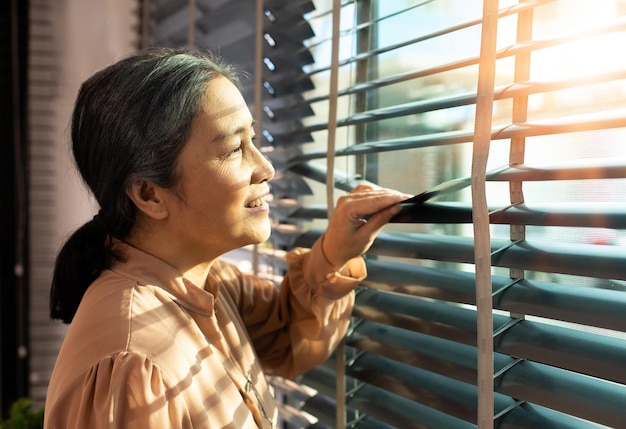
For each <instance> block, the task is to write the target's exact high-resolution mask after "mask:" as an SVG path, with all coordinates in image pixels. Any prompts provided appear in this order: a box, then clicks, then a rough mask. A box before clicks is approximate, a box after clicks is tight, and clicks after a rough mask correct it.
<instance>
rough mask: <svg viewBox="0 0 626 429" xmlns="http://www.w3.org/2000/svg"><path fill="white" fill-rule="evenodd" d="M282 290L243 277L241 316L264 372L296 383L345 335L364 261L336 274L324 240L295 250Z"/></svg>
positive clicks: (356, 261)
mask: <svg viewBox="0 0 626 429" xmlns="http://www.w3.org/2000/svg"><path fill="white" fill-rule="evenodd" d="M285 260H286V262H287V264H288V267H289V268H288V271H287V274H286V275H285V276H284V278H283V281H282V283H281V286H280V288H276V287H275V286H274V285H273V284H271V283H269V282H261V281H260V280H259V279H258V278H256V277H255V276H244V278H243V283H242V290H241V296H240V312H241V315H242V318H243V320H244V323H245V325H246V329H247V330H248V333H249V335H250V337H251V339H252V342H253V343H254V346H255V349H256V351H257V354H258V356H259V359H260V361H261V362H262V364H263V368H264V370H265V372H266V373H268V374H271V375H279V376H283V377H288V378H294V377H295V376H297V375H299V374H301V373H302V372H304V371H306V370H308V369H310V368H312V367H314V366H316V365H318V364H320V363H322V362H324V361H325V360H326V359H327V358H328V357H329V356H330V354H331V353H332V351H333V350H334V349H335V348H336V347H337V345H338V344H339V342H340V341H341V340H342V338H343V336H344V335H345V333H346V330H347V328H348V325H349V319H350V313H351V311H352V307H353V305H354V289H355V287H356V286H357V285H358V283H359V282H360V281H361V280H363V279H364V278H365V275H366V270H365V262H364V261H363V259H362V258H361V257H358V258H354V259H352V260H350V261H349V262H348V263H347V264H346V266H345V267H344V268H343V269H342V270H341V272H336V271H334V269H333V268H332V267H331V265H330V263H329V262H328V260H327V259H326V257H325V255H324V253H323V251H322V247H321V240H317V241H316V243H315V244H314V245H313V247H312V248H311V249H310V250H309V249H303V248H296V249H293V250H292V251H290V252H289V253H288V254H287V255H286V257H285Z"/></svg>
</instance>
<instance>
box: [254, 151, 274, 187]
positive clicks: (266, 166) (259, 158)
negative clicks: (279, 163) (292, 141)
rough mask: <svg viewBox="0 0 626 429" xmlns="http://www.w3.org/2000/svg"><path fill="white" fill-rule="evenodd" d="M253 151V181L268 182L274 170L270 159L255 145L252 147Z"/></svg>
mask: <svg viewBox="0 0 626 429" xmlns="http://www.w3.org/2000/svg"><path fill="white" fill-rule="evenodd" d="M254 152H255V162H256V167H255V182H258V183H261V182H269V181H270V180H272V178H273V177H274V173H275V172H276V170H275V169H274V166H273V165H272V163H271V162H270V160H269V159H268V158H267V157H266V156H265V155H263V153H262V152H261V151H260V150H259V148H257V147H256V146H255V147H254Z"/></svg>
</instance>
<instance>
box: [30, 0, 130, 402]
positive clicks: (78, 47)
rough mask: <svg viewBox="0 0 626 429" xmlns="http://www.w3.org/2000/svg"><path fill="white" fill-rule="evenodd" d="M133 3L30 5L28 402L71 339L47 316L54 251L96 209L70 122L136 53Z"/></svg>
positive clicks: (86, 0)
mask: <svg viewBox="0 0 626 429" xmlns="http://www.w3.org/2000/svg"><path fill="white" fill-rule="evenodd" d="M137 10H138V6H137V2H136V1H128V0H30V60H29V84H30V90H29V94H30V95H29V97H30V98H29V103H30V109H29V122H30V130H29V131H30V136H31V138H30V146H31V147H30V151H31V165H30V170H31V173H30V178H31V191H30V199H29V204H30V220H29V223H30V228H31V240H30V243H29V245H30V256H29V257H30V260H31V265H30V266H31V268H30V350H29V352H30V356H29V357H30V396H31V397H33V398H34V400H35V402H36V403H41V402H43V400H44V398H45V392H46V388H47V384H48V380H49V377H50V373H51V371H52V367H53V365H54V361H55V359H56V354H57V352H58V349H59V347H60V345H61V342H62V339H63V335H64V333H65V325H63V324H61V323H60V322H56V321H51V320H50V319H49V318H48V296H49V288H50V279H51V274H52V269H53V265H54V259H55V256H56V252H57V251H58V249H59V248H60V246H61V245H62V244H63V242H64V241H65V239H66V238H67V237H68V235H69V234H71V232H72V231H73V230H75V229H76V228H78V227H79V226H80V225H82V224H83V223H84V222H85V221H87V220H88V219H90V218H91V217H92V216H93V214H94V213H95V212H96V211H97V207H96V204H95V203H94V201H93V200H92V199H91V198H90V196H89V194H88V192H87V191H86V189H85V187H84V186H83V184H82V182H81V180H80V178H79V176H78V174H77V173H76V171H75V169H74V166H73V161H72V158H71V153H70V150H69V122H70V116H71V111H72V108H73V102H74V98H75V96H76V94H77V91H78V88H79V86H80V84H81V83H82V82H83V81H84V80H85V79H86V78H88V77H89V76H90V75H91V74H93V73H94V72H95V71H97V70H98V69H100V68H102V67H104V66H106V65H107V64H109V63H111V62H113V61H115V60H116V59H119V58H121V57H123V56H125V55H127V54H129V53H131V52H132V51H133V50H135V46H136V42H137V40H138V36H137V34H136V31H137V28H138V13H137Z"/></svg>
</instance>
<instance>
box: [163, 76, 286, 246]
mask: <svg viewBox="0 0 626 429" xmlns="http://www.w3.org/2000/svg"><path fill="white" fill-rule="evenodd" d="M253 125H254V121H253V119H252V116H251V114H250V111H249V109H248V107H247V105H246V103H245V101H244V99H243V97H242V95H241V93H240V91H239V90H238V89H237V87H236V86H235V85H234V84H233V83H231V82H230V81H229V80H228V79H226V78H223V77H220V78H217V79H214V80H212V81H211V82H209V84H208V85H207V91H206V95H205V98H204V106H203V109H202V110H201V112H200V114H199V115H198V117H197V118H196V120H195V121H194V124H193V128H192V132H191V137H190V138H189V141H188V142H187V144H186V145H185V147H184V149H183V151H182V152H181V154H180V156H179V159H178V165H177V169H178V171H179V175H180V181H179V183H178V185H177V186H176V187H175V189H174V190H173V192H172V194H173V195H172V201H171V203H170V207H171V210H170V223H171V225H173V226H174V228H175V230H176V234H175V236H176V237H177V239H178V240H181V243H180V244H182V245H183V247H184V248H185V251H187V252H190V253H193V254H194V255H198V256H197V257H200V255H203V256H202V257H203V258H208V257H216V256H219V255H220V254H223V253H225V252H227V251H230V250H233V249H236V248H239V247H242V246H245V245H248V244H254V243H260V242H262V241H264V240H266V239H267V238H268V236H269V233H270V230H271V228H270V221H269V207H268V204H267V203H266V202H265V197H266V196H267V195H268V194H269V185H268V181H269V180H270V179H271V178H272V177H273V175H274V169H273V167H272V165H271V164H270V163H269V161H268V160H267V159H266V158H265V157H264V156H263V155H262V154H261V153H260V152H259V150H258V149H257V148H256V146H255V144H254V142H253V138H254V130H253Z"/></svg>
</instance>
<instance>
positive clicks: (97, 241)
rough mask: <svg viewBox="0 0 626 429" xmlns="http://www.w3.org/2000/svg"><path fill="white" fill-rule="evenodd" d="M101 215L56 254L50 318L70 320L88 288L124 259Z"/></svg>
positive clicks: (83, 227)
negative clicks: (116, 261)
mask: <svg viewBox="0 0 626 429" xmlns="http://www.w3.org/2000/svg"><path fill="white" fill-rule="evenodd" d="M106 230H107V228H106V227H105V225H104V224H103V222H102V220H101V216H100V215H96V216H94V218H93V219H92V220H91V221H89V222H87V223H86V224H84V225H83V226H82V227H80V228H79V229H78V230H76V231H75V232H74V233H73V234H72V236H71V237H70V238H69V239H68V240H67V241H66V242H65V244H64V245H63V247H62V249H61V251H60V252H59V254H58V255H57V259H56V263H55V267H54V274H53V277H52V287H51V289H50V317H51V318H53V319H61V320H62V321H63V322H64V323H70V322H71V321H72V319H73V318H74V314H76V310H77V309H78V304H80V301H81V299H82V298H83V295H84V294H85V292H86V291H87V288H88V287H89V285H91V283H93V281H94V280H95V279H97V278H98V276H100V273H101V272H102V271H104V270H106V269H107V268H110V267H111V264H112V262H113V260H121V259H122V257H121V255H120V254H119V252H116V251H115V249H114V248H113V243H112V240H111V236H110V235H109V234H108V233H107V231H106Z"/></svg>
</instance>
